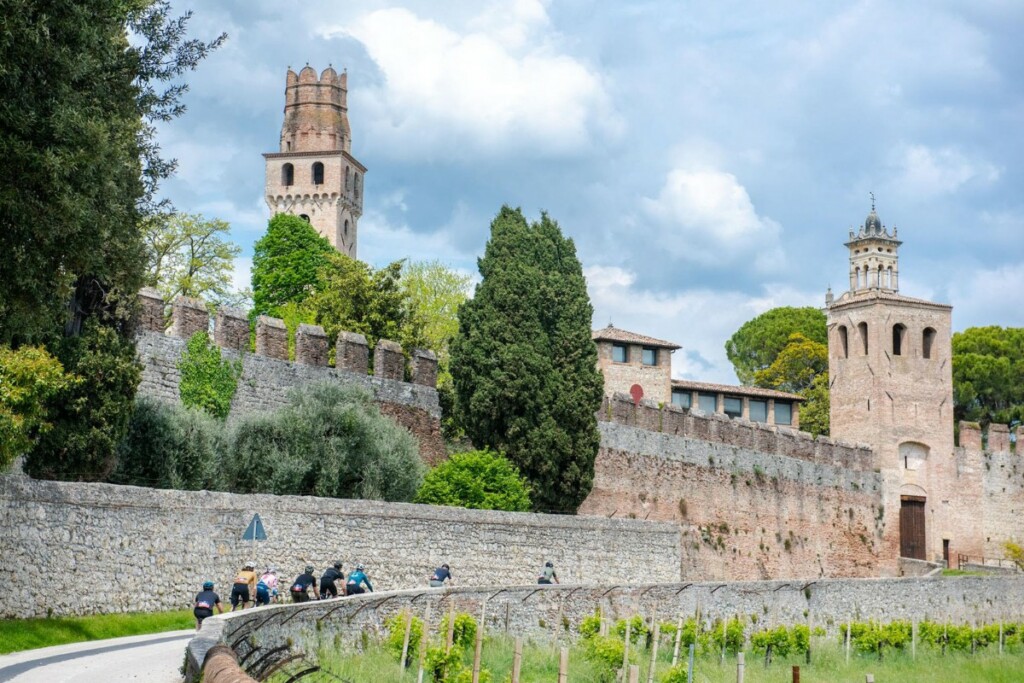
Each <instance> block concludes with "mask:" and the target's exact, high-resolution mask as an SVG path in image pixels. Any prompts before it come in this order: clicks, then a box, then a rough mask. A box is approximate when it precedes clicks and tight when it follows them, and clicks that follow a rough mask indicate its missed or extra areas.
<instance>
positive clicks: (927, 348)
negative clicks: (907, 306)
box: [921, 327, 935, 358]
mask: <svg viewBox="0 0 1024 683" xmlns="http://www.w3.org/2000/svg"><path fill="white" fill-rule="evenodd" d="M934 345H935V330H934V328H931V327H926V328H924V333H923V334H922V335H921V355H922V356H923V357H924V358H931V357H932V347H933V346H934Z"/></svg>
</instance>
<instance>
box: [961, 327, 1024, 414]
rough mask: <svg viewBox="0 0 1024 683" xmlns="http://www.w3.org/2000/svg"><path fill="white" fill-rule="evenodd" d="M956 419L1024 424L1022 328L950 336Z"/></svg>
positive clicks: (971, 330)
mask: <svg viewBox="0 0 1024 683" xmlns="http://www.w3.org/2000/svg"><path fill="white" fill-rule="evenodd" d="M953 405H954V413H955V415H956V419H957V420H967V421H970V422H980V423H981V424H988V423H990V422H997V423H1009V422H1012V421H1014V420H1022V421H1024V328H1019V327H1018V328H1013V327H1009V328H1003V327H996V326H989V327H970V328H968V329H966V330H964V331H963V332H957V333H956V334H954V335H953Z"/></svg>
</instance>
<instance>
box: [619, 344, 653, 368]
mask: <svg viewBox="0 0 1024 683" xmlns="http://www.w3.org/2000/svg"><path fill="white" fill-rule="evenodd" d="M612 361H614V362H616V363H628V362H629V347H628V346H626V345H625V344H612ZM640 363H641V364H643V365H657V364H658V349H656V348H654V347H652V346H645V347H643V349H642V350H641V352H640Z"/></svg>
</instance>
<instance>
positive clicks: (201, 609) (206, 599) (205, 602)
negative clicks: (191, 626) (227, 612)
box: [192, 581, 224, 631]
mask: <svg viewBox="0 0 1024 683" xmlns="http://www.w3.org/2000/svg"><path fill="white" fill-rule="evenodd" d="M215 607H216V608H217V612H218V613H219V614H224V608H223V607H221V604H220V596H219V595H217V594H216V593H214V592H213V581H206V582H204V583H203V590H202V591H201V592H199V593H197V594H196V600H195V609H193V610H192V614H194V615H195V617H196V630H197V631H198V630H199V627H200V626H202V625H203V619H205V618H206V617H212V616H213V609H214V608H215Z"/></svg>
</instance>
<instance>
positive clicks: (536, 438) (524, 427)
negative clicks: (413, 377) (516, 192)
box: [451, 206, 603, 512]
mask: <svg viewBox="0 0 1024 683" xmlns="http://www.w3.org/2000/svg"><path fill="white" fill-rule="evenodd" d="M479 268H480V275H481V276H482V278H483V279H482V281H481V282H480V284H478V285H477V287H476V293H475V295H474V297H473V298H472V299H470V300H469V301H467V302H465V303H464V304H463V305H462V306H461V307H460V308H459V334H458V336H457V337H456V338H455V341H454V342H453V344H452V348H451V362H452V368H451V371H452V377H453V380H454V383H455V392H456V400H457V403H458V406H459V414H460V415H461V419H462V421H463V422H464V426H465V429H466V434H467V435H468V436H469V437H470V439H472V441H473V443H474V444H476V446H477V447H478V448H490V449H492V450H497V451H500V452H502V453H504V454H505V455H506V456H507V457H508V458H509V460H511V461H512V462H513V463H514V464H515V465H516V466H517V467H518V468H519V471H520V472H521V473H522V474H523V476H524V477H526V479H527V480H528V481H529V482H530V487H531V490H532V492H533V495H532V497H533V504H534V506H535V508H536V509H538V510H548V511H557V512H575V511H576V509H577V508H578V507H579V505H580V504H581V503H582V502H583V500H584V499H585V498H586V497H587V494H588V493H590V489H591V487H592V486H593V480H594V458H595V457H596V455H597V449H598V446H599V442H600V435H599V433H598V431H597V420H596V417H595V413H596V411H597V410H598V408H599V407H600V404H601V394H602V391H603V381H602V378H601V374H600V373H599V372H598V370H597V351H596V349H595V347H594V343H593V341H592V340H591V336H590V325H591V318H592V317H593V307H592V306H591V305H590V298H589V297H588V295H587V287H586V281H585V280H584V278H583V268H582V266H581V265H580V262H579V259H577V258H576V247H575V245H574V244H573V242H572V240H571V239H568V238H566V237H564V236H563V235H562V232H561V230H560V229H559V227H558V224H557V223H555V222H554V221H553V220H551V219H550V218H549V217H548V216H547V215H546V214H542V215H541V219H540V221H537V222H534V223H532V224H530V223H528V222H527V220H526V218H525V217H524V216H523V214H522V211H520V210H519V209H511V208H509V207H507V206H503V207H502V208H501V211H499V212H498V215H497V217H496V218H495V219H494V221H493V222H492V223H491V238H490V240H489V241H488V242H487V248H486V250H485V252H484V256H483V258H481V259H480V260H479Z"/></svg>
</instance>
